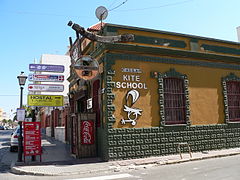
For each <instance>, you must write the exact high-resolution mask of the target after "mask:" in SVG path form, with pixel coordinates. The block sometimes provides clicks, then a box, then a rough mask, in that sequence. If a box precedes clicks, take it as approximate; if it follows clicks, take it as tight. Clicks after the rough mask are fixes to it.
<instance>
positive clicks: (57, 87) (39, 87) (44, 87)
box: [28, 84, 64, 92]
mask: <svg viewBox="0 0 240 180" xmlns="http://www.w3.org/2000/svg"><path fill="white" fill-rule="evenodd" d="M28 90H29V91H38V92H39V91H41V92H42V91H45V92H63V90H64V86H63V85H62V84H29V85H28Z"/></svg>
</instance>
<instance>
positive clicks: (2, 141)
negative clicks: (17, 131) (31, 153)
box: [0, 130, 15, 173]
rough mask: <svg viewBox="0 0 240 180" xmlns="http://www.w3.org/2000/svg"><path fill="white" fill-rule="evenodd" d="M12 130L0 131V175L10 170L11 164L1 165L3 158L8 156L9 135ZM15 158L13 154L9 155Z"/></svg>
mask: <svg viewBox="0 0 240 180" xmlns="http://www.w3.org/2000/svg"><path fill="white" fill-rule="evenodd" d="M12 131H13V130H1V131H0V173H4V172H6V171H8V170H9V169H10V165H11V163H8V164H6V163H3V162H2V160H3V158H4V157H5V156H6V155H7V154H10V152H9V145H10V135H11V133H12ZM11 154H12V155H13V156H15V155H14V154H13V153H11Z"/></svg>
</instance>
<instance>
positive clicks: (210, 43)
mask: <svg viewBox="0 0 240 180" xmlns="http://www.w3.org/2000/svg"><path fill="white" fill-rule="evenodd" d="M101 33H102V34H103V36H109V35H120V34H133V35H134V41H133V42H126V43H99V42H91V43H88V44H85V45H84V46H83V54H85V55H91V56H92V57H94V58H95V59H97V60H98V62H99V64H100V67H101V68H100V69H101V73H100V75H99V76H98V78H97V79H95V80H92V81H89V82H84V81H82V80H79V79H77V78H76V75H75V73H74V71H73V70H72V73H71V76H70V78H69V81H70V86H69V88H70V96H69V97H70V104H71V107H72V108H71V113H72V114H71V120H70V124H71V125H70V126H71V127H72V128H70V131H71V134H72V138H71V144H72V147H74V148H73V149H72V152H73V153H74V154H76V155H77V156H78V157H80V158H81V157H87V156H88V157H89V156H90V157H91V156H99V157H101V158H102V159H104V160H115V159H129V158H139V157H148V156H159V155H166V154H174V153H178V145H179V144H180V143H187V144H188V145H189V146H190V148H191V150H192V151H206V150H213V149H222V148H231V147H239V146H240V71H239V70H240V48H239V43H236V42H229V41H223V40H217V39H212V38H205V37H199V36H192V35H185V34H179V33H172V32H165V31H158V30H151V29H145V28H137V27H129V26H121V25H113V24H105V25H104V28H103V30H102V31H101ZM76 42H77V41H76ZM76 42H75V45H76ZM82 42H83V43H84V39H82ZM74 48H76V46H74V45H73V47H72V49H71V51H73V49H74ZM91 98H92V100H93V108H90V109H88V108H87V102H88V100H89V99H91ZM84 120H91V121H92V122H93V123H94V131H93V134H94V135H93V137H92V138H94V142H92V143H91V144H84V143H83V142H82V137H81V136H82V134H81V131H82V129H81V128H82V124H81V123H82V121H84ZM183 150H187V147H184V148H183Z"/></svg>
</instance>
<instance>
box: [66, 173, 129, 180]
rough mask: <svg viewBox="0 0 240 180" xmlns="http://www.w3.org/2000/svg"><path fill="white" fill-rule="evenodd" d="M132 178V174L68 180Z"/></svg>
mask: <svg viewBox="0 0 240 180" xmlns="http://www.w3.org/2000/svg"><path fill="white" fill-rule="evenodd" d="M127 177H132V175H130V174H117V175H110V176H97V177H89V178H78V179H66V180H108V179H121V178H127Z"/></svg>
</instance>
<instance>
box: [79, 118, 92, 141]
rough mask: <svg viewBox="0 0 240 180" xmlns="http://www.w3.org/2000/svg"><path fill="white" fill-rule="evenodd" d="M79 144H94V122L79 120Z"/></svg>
mask: <svg viewBox="0 0 240 180" xmlns="http://www.w3.org/2000/svg"><path fill="white" fill-rule="evenodd" d="M81 144H94V122H93V121H90V120H84V121H81Z"/></svg>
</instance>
